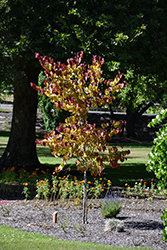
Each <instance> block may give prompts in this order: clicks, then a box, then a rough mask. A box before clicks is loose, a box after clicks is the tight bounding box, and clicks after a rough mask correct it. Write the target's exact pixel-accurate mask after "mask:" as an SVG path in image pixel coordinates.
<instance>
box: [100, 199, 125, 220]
mask: <svg viewBox="0 0 167 250" xmlns="http://www.w3.org/2000/svg"><path fill="white" fill-rule="evenodd" d="M121 208H122V206H121V204H120V203H119V201H118V198H117V197H116V195H114V196H112V195H109V196H107V198H106V199H105V200H104V201H103V202H102V210H101V214H102V216H103V217H104V218H112V217H115V216H116V215H117V214H118V213H119V212H120V211H121Z"/></svg>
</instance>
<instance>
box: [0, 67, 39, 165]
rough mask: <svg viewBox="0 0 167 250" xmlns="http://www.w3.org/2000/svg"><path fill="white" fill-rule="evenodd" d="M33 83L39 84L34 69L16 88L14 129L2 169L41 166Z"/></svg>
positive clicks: (3, 157) (1, 163) (2, 160)
mask: <svg viewBox="0 0 167 250" xmlns="http://www.w3.org/2000/svg"><path fill="white" fill-rule="evenodd" d="M31 81H32V82H34V83H37V82H38V71H35V69H33V68H31V69H29V71H28V72H27V74H26V75H24V76H23V77H22V79H20V80H19V81H18V82H16V84H15V86H14V104H13V118H12V127H11V133H10V137H9V141H8V144H7V147H6V149H5V151H4V153H3V155H2V157H1V159H0V166H1V168H3V167H6V166H18V167H22V166H23V165H25V166H28V167H29V166H34V165H39V161H38V158H37V153H36V144H35V138H36V136H35V124H36V111H37V92H36V91H35V90H34V89H32V88H31V86H30V82H31Z"/></svg>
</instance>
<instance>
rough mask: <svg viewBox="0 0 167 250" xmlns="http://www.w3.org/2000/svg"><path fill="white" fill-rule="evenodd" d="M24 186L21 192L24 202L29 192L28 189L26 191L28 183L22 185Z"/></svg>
mask: <svg viewBox="0 0 167 250" xmlns="http://www.w3.org/2000/svg"><path fill="white" fill-rule="evenodd" d="M23 185H24V188H23V192H22V194H24V195H25V200H27V199H28V198H29V197H30V192H29V189H28V183H27V182H26V183H23Z"/></svg>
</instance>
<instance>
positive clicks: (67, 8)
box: [0, 0, 167, 166]
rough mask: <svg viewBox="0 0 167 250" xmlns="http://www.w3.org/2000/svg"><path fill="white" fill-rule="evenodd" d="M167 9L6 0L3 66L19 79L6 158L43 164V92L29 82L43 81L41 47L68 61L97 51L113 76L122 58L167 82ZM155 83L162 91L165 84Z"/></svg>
mask: <svg viewBox="0 0 167 250" xmlns="http://www.w3.org/2000/svg"><path fill="white" fill-rule="evenodd" d="M165 13H166V3H165V1H164V2H162V1H151V0H149V1H147V3H145V1H144V0H137V1H132V0H126V1H123V0H113V1H101V0H96V1H93V0H91V1H86V0H81V1H63V0H62V1H60V0H58V1H56V2H55V1H53V0H48V1H47V2H46V1H39V0H37V1H32V0H30V1H27V0H23V1H21V0H15V1H14V0H6V1H1V2H0V52H1V53H0V57H1V58H2V60H1V64H2V66H1V69H3V72H4V71H5V72H9V73H10V74H7V78H8V81H10V82H12V83H13V84H14V109H13V119H12V129H11V134H10V138H9V142H8V145H7V148H6V150H5V152H4V154H3V156H2V158H1V160H0V164H1V165H3V166H4V165H12V166H13V165H17V166H22V165H23V164H24V165H27V166H33V165H38V164H39V162H38V159H37V155H36V149H35V142H34V141H35V121H36V108H37V93H36V92H35V91H34V90H32V89H31V88H30V85H29V84H30V82H34V83H37V82H38V74H39V71H40V68H39V65H38V62H37V61H36V60H35V59H34V53H35V52H38V53H40V54H41V55H45V54H47V55H48V56H52V55H54V56H55V57H56V60H62V61H64V60H65V58H67V57H70V55H71V53H72V54H73V52H76V51H79V50H83V51H84V54H85V56H86V59H85V60H86V61H87V62H89V60H90V58H91V57H92V54H97V55H99V56H102V57H104V59H105V62H106V64H105V65H106V66H105V67H104V68H103V71H104V77H106V78H112V75H113V76H114V75H115V74H116V72H113V71H112V70H113V69H116V70H117V66H118V64H120V68H119V70H120V71H121V72H126V70H128V69H130V68H131V69H132V70H135V72H134V75H141V76H142V75H143V76H149V75H151V76H152V75H153V76H154V75H155V76H156V78H157V79H158V83H164V81H165V80H166V78H165V73H164V72H165V71H164V69H165V68H166V34H167V33H166V26H165V23H166V22H165V20H166V18H167V16H166V14H165ZM1 72H2V71H1ZM1 79H3V80H4V79H5V75H4V74H2V73H1ZM129 84H130V82H129ZM152 86H153V85H152ZM154 86H155V91H156V92H157V93H159V95H160V94H161V93H162V92H161V89H160V86H161V85H159V84H156V85H154ZM152 89H153V88H152V87H151V88H150V91H151V90H152ZM148 95H149V92H148Z"/></svg>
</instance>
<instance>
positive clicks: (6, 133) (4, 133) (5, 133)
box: [0, 130, 10, 137]
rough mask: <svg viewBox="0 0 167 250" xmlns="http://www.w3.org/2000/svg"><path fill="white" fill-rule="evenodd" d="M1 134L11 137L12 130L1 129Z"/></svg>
mask: <svg viewBox="0 0 167 250" xmlns="http://www.w3.org/2000/svg"><path fill="white" fill-rule="evenodd" d="M0 136H3V137H9V136H10V131H6V130H0Z"/></svg>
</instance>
